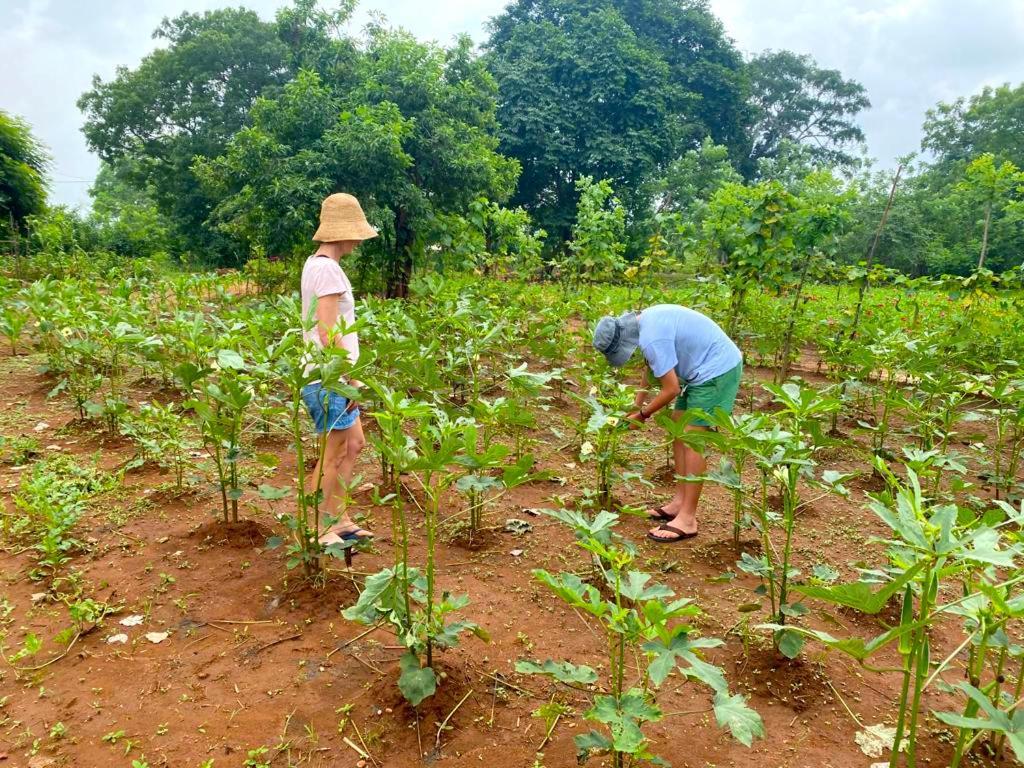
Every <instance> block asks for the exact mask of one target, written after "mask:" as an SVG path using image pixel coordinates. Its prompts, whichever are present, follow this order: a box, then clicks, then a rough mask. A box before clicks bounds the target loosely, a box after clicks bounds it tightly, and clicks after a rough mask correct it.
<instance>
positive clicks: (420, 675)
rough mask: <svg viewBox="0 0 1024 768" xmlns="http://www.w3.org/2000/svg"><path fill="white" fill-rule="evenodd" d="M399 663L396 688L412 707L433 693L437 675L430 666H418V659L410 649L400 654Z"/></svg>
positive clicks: (435, 688) (435, 687)
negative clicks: (399, 669) (399, 672)
mask: <svg viewBox="0 0 1024 768" xmlns="http://www.w3.org/2000/svg"><path fill="white" fill-rule="evenodd" d="M399 665H400V667H401V670H402V674H401V675H399V677H398V690H400V691H401V692H402V695H403V696H405V698H406V700H407V701H408V702H409V703H410V704H412V705H413V706H414V707H418V706H419V705H420V702H422V701H423V700H424V699H427V698H429V697H431V696H433V695H434V693H435V692H436V691H437V677H436V676H435V675H434V670H432V669H431V668H430V667H420V659H419V656H417V655H416V654H415V653H413V652H412V651H409V652H407V653H405V654H403V655H402V658H401V661H400V662H399Z"/></svg>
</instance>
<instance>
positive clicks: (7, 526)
mask: <svg viewBox="0 0 1024 768" xmlns="http://www.w3.org/2000/svg"><path fill="white" fill-rule="evenodd" d="M120 482H121V479H120V477H119V476H117V475H108V474H106V473H104V472H101V471H100V470H97V469H95V468H93V467H90V466H84V465H81V464H79V463H78V462H76V461H75V460H74V459H72V458H71V457H63V456H61V457H57V458H53V459H48V460H47V461H43V462H38V463H36V464H35V465H33V467H32V470H31V472H27V473H26V474H25V475H24V476H23V477H22V479H21V482H20V484H19V486H18V490H17V492H16V493H15V494H14V506H15V508H16V509H17V510H18V514H17V515H15V516H13V517H7V516H5V517H4V528H3V535H4V538H6V539H11V540H15V541H23V542H26V543H27V545H28V547H29V549H30V550H31V551H32V552H33V553H34V554H35V558H36V563H37V565H36V568H35V569H34V570H33V573H32V575H33V577H34V578H40V579H42V578H47V579H51V580H52V579H53V578H55V577H56V576H57V575H58V574H59V573H60V572H61V570H62V569H63V567H64V565H65V564H66V563H67V562H68V561H69V560H70V558H71V555H72V554H73V553H74V552H76V551H81V550H82V549H84V548H85V544H84V543H83V542H82V541H81V540H80V539H78V538H76V537H75V527H76V526H77V525H78V522H79V520H80V519H81V517H82V514H83V513H84V512H85V508H86V503H87V502H88V500H89V499H90V498H91V497H92V496H95V495H97V494H101V493H105V492H107V491H109V490H112V489H113V488H115V487H116V486H117V485H118V484H120Z"/></svg>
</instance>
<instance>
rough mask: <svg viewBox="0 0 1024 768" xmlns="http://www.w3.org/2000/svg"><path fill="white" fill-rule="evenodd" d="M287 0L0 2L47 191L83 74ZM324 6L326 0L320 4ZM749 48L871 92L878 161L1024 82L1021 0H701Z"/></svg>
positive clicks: (463, 19)
mask: <svg viewBox="0 0 1024 768" xmlns="http://www.w3.org/2000/svg"><path fill="white" fill-rule="evenodd" d="M283 2H284V0H104V1H103V2H100V0H0V52H2V55H3V59H4V71H3V73H2V74H0V109H4V110H6V111H8V112H12V113H14V114H16V115H20V116H22V117H24V118H25V119H27V120H28V121H29V123H30V124H31V125H32V127H33V129H34V131H35V133H36V135H37V136H38V137H39V138H40V139H42V141H43V142H45V143H46V144H47V146H48V147H49V148H50V151H51V153H52V155H53V157H54V171H53V175H52V180H53V184H52V192H53V194H52V196H53V198H54V200H55V201H57V202H62V203H72V204H86V203H87V202H88V195H87V189H88V186H89V183H90V182H91V180H92V179H93V177H94V176H95V174H96V169H97V165H98V161H97V160H96V158H95V157H93V156H92V155H90V154H89V152H88V150H87V149H86V146H85V140H84V139H83V137H82V134H81V131H80V126H81V124H82V116H81V114H80V113H79V111H78V108H77V107H76V106H75V102H76V100H77V99H78V97H79V96H80V95H81V94H82V92H83V91H85V90H87V89H88V88H89V85H90V81H91V78H92V76H93V74H98V75H100V76H101V77H102V78H104V79H107V78H110V77H111V76H112V75H113V74H114V69H115V67H117V66H118V65H124V66H128V67H134V66H136V65H137V64H138V62H139V61H140V59H141V58H142V57H143V56H145V54H146V53H147V52H148V51H150V50H152V48H153V45H154V41H153V40H152V38H151V33H152V31H153V29H154V28H155V27H156V25H157V24H158V23H159V21H160V19H161V18H163V17H164V16H168V15H171V16H173V15H177V14H178V13H181V12H182V11H202V10H207V9H210V8H215V7H218V6H223V5H229V4H231V5H234V4H239V3H240V4H243V5H246V6H248V7H250V8H253V9H255V10H256V11H258V12H259V13H260V14H261V15H262V16H264V17H265V18H271V17H272V15H273V13H274V10H275V8H277V7H278V6H279V5H281V4H283ZM326 2H330V0H326ZM504 4H505V0H444V2H441V3H427V2H424V1H423V0H372V1H371V2H366V3H364V4H363V5H362V6H361V7H360V10H359V12H358V14H357V16H356V18H355V19H354V21H353V31H355V30H358V28H359V27H361V26H362V24H363V23H364V22H365V20H366V14H367V12H368V11H370V10H371V9H377V10H380V11H382V12H383V13H384V14H385V15H386V16H387V17H388V19H389V20H390V21H391V22H392V23H394V24H398V25H401V26H403V27H406V28H407V29H409V30H411V31H412V32H414V33H415V34H416V35H418V36H419V37H421V38H429V39H434V40H438V41H440V42H449V41H451V39H452V38H453V37H454V36H455V35H457V34H458V33H460V32H468V33H469V34H471V35H472V36H473V38H474V39H476V40H477V41H480V40H481V39H482V38H483V35H484V31H483V30H484V24H485V22H486V20H487V19H488V18H490V17H491V16H493V15H494V14H495V13H497V12H499V11H500V10H501V8H502V7H503V5H504ZM711 6H712V8H713V9H714V11H715V12H716V13H717V14H718V15H719V17H720V18H721V19H722V21H723V22H724V23H725V27H726V30H727V32H728V34H729V35H730V36H731V37H732V38H733V39H734V40H735V41H736V44H737V45H738V46H739V48H740V49H741V50H742V51H743V52H744V53H746V54H753V53H757V52H759V51H761V50H764V49H765V48H773V49H779V48H788V49H790V50H793V51H797V52H799V53H809V54H811V55H812V56H813V57H814V58H815V59H817V61H818V62H819V64H821V65H822V66H827V67H831V68H836V69H839V70H840V71H842V72H843V74H844V75H846V76H847V77H852V78H855V79H857V80H859V81H860V82H862V83H863V84H864V85H865V86H866V87H867V89H868V95H869V96H870V98H871V102H872V104H873V107H872V109H871V110H870V111H869V112H867V113H864V114H862V116H861V124H862V125H863V128H864V131H865V133H866V134H867V140H868V148H869V152H870V154H871V156H872V157H874V158H876V159H877V160H878V161H879V162H880V163H881V164H883V165H889V164H891V163H892V161H893V159H894V158H895V157H897V156H898V155H901V154H904V153H907V152H911V151H914V150H916V149H917V148H918V146H919V144H920V135H921V123H922V121H923V119H924V113H925V110H926V109H928V108H929V107H931V106H933V105H934V104H935V103H936V102H938V101H940V100H944V101H948V100H951V99H954V98H956V97H958V96H961V95H969V94H972V93H975V92H976V91H978V90H979V89H980V88H981V87H982V86H984V85H986V84H988V85H999V84H1001V83H1004V82H1012V83H1014V84H1017V83H1020V82H1021V81H1024V0H772V2H770V3H769V2H765V0H711Z"/></svg>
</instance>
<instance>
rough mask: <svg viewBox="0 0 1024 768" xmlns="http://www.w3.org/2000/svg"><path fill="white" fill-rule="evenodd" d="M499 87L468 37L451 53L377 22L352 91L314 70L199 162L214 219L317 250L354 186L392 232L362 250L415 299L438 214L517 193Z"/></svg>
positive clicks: (270, 246)
mask: <svg viewBox="0 0 1024 768" xmlns="http://www.w3.org/2000/svg"><path fill="white" fill-rule="evenodd" d="M495 92H496V87H495V84H494V81H493V79H492V78H491V76H490V74H489V73H488V72H487V70H486V69H485V68H484V66H483V63H482V62H481V61H480V60H479V59H478V58H477V57H475V56H474V55H473V50H472V43H471V41H470V40H469V38H468V37H462V38H460V39H459V40H458V42H457V43H456V44H455V45H454V46H453V47H452V48H450V49H444V48H441V47H439V46H436V45H433V44H427V43H421V42H418V41H417V40H415V39H414V38H413V37H411V36H410V35H408V34H407V33H405V32H401V31H394V30H390V29H386V28H384V27H382V26H380V25H373V26H371V27H370V28H369V32H368V39H367V41H366V46H365V52H364V53H362V55H360V56H359V58H358V59H356V60H355V62H354V63H353V71H352V72H350V73H348V74H347V82H346V87H345V88H343V89H338V90H335V89H334V88H333V87H332V85H331V83H329V82H325V81H324V80H323V79H322V78H321V77H320V76H319V75H318V74H316V73H315V72H311V71H305V70H304V71H302V72H300V73H299V74H298V76H297V77H296V78H295V79H293V80H292V81H291V82H289V83H288V84H287V85H286V86H285V87H284V89H283V91H282V93H281V94H280V95H279V96H278V97H277V98H273V99H271V98H263V99H260V100H258V101H257V103H256V104H255V105H254V107H253V109H252V112H251V123H252V124H251V125H250V126H248V127H246V128H243V129H242V130H240V131H239V132H238V133H237V134H236V136H235V137H234V138H233V139H232V140H231V141H230V142H228V144H227V146H226V148H225V151H224V153H223V154H221V155H220V156H218V157H216V158H213V159H203V158H200V159H198V160H197V162H196V164H195V166H194V170H195V173H196V175H197V176H198V177H199V179H200V180H201V182H202V184H203V188H204V190H205V191H206V192H207V194H209V195H210V196H211V197H213V198H215V199H218V200H219V202H218V204H217V205H216V207H215V209H214V210H213V212H212V215H211V218H210V222H211V223H213V224H214V225H215V226H216V227H217V228H218V229H219V230H220V231H222V232H224V233H226V234H228V235H230V236H232V237H236V238H239V239H241V240H242V241H243V242H245V243H246V244H247V245H248V247H249V248H255V249H256V250H262V251H266V252H279V251H286V252H288V251H294V250H295V249H297V248H302V247H308V243H309V236H310V233H311V231H312V229H313V228H314V226H315V223H316V217H317V214H318V212H319V205H320V201H321V200H322V199H323V198H324V197H325V196H326V195H327V194H330V193H331V192H336V191H342V190H344V191H347V192H350V193H352V194H354V195H356V196H357V197H359V199H360V200H361V201H362V202H363V204H364V205H365V206H366V208H367V212H368V216H369V218H370V219H371V221H373V222H374V223H376V224H377V225H378V227H379V229H380V232H381V237H380V238H378V239H377V240H374V241H371V242H370V243H368V244H367V246H365V247H364V249H362V250H363V253H364V254H365V255H369V256H370V257H371V258H373V259H374V260H375V262H376V263H375V266H376V267H378V268H379V269H380V271H381V273H382V276H383V281H384V286H385V290H386V293H387V294H388V295H389V296H395V297H404V296H405V295H406V293H407V291H408V284H409V277H410V275H411V274H412V270H413V267H414V264H415V262H416V258H417V256H418V255H420V254H422V252H423V248H424V245H426V241H427V238H428V236H429V233H430V231H431V227H430V224H431V222H432V220H433V218H434V217H436V216H437V215H438V214H439V213H445V212H449V213H450V212H462V211H465V210H467V209H468V208H469V206H470V205H471V204H472V203H473V202H474V201H475V200H476V199H478V198H479V197H481V196H483V197H486V198H488V199H490V200H495V201H498V202H502V201H504V200H506V199H507V198H508V197H509V196H510V195H511V193H512V191H513V189H514V188H515V180H516V177H517V175H518V170H519V168H518V164H517V163H516V162H515V161H514V160H509V159H508V158H506V157H503V156H502V155H500V154H498V152H497V146H498V139H497V136H496V132H497V126H496V123H495V108H496V107H495ZM434 229H436V228H434Z"/></svg>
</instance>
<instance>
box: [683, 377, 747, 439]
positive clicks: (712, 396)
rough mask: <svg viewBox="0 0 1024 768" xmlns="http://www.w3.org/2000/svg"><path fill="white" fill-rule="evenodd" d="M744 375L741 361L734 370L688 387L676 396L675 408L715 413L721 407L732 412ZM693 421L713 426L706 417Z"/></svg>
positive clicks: (702, 425)
mask: <svg viewBox="0 0 1024 768" xmlns="http://www.w3.org/2000/svg"><path fill="white" fill-rule="evenodd" d="M742 377H743V363H739V364H738V365H737V366H736V367H735V368H733V369H732V370H730V371H726V372H725V373H721V374H719V375H718V376H715V378H713V379H709V380H708V381H705V382H704V383H703V384H698V385H697V386H695V387H686V389H684V390H683V393H682V394H681V395H679V397H677V398H676V404H675V410H677V411H685V410H688V409H689V408H700V409H701V410H702V411H706V412H707V413H714V411H715V410H716V409H721V410H723V411H725V412H726V413H732V407H733V404H734V403H735V402H736V395H737V394H738V393H739V391H740V379H741V378H742ZM692 423H693V424H695V425H696V426H699V427H710V426H711V425H710V424H708V423H707V422H706V421H705V420H704V419H695V420H694V421H693V422H692Z"/></svg>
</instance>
